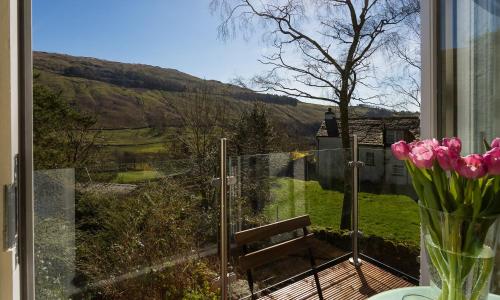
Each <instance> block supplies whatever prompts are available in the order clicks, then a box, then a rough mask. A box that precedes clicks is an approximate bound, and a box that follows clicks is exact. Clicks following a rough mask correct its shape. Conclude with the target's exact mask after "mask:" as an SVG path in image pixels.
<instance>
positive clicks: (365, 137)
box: [316, 117, 420, 146]
mask: <svg viewBox="0 0 500 300" xmlns="http://www.w3.org/2000/svg"><path fill="white" fill-rule="evenodd" d="M337 124H338V128H339V132H340V135H342V129H341V128H340V122H339V120H337ZM384 129H386V130H387V129H393V130H407V131H408V132H409V133H410V134H411V135H412V136H411V139H418V138H419V137H420V120H419V117H388V118H351V119H349V130H350V134H354V133H356V134H357V135H358V140H359V144H363V145H380V146H383V145H384ZM316 137H317V138H321V137H328V132H327V129H326V124H325V121H323V122H322V123H321V126H320V128H319V130H318V132H317V133H316Z"/></svg>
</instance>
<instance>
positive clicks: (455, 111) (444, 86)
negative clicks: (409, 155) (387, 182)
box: [438, 0, 500, 292]
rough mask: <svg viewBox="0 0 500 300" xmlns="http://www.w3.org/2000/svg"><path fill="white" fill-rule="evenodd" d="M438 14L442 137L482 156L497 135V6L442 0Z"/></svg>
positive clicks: (484, 0)
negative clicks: (456, 140)
mask: <svg viewBox="0 0 500 300" xmlns="http://www.w3.org/2000/svg"><path fill="white" fill-rule="evenodd" d="M439 11H440V12H439V20H440V21H439V27H440V28H439V44H440V50H439V53H438V69H439V80H438V85H439V89H438V101H439V103H440V104H439V107H438V108H439V109H440V113H439V115H440V120H442V123H441V124H440V126H439V127H440V128H441V129H442V132H441V133H440V134H441V135H442V136H446V135H447V136H451V135H457V136H459V137H460V138H461V139H462V142H463V152H464V153H473V152H483V151H484V146H483V140H484V139H486V140H487V141H491V139H493V138H494V137H496V136H500V117H499V116H500V56H499V55H498V53H500V2H499V1H496V0H441V1H440V7H439ZM496 265H497V266H500V255H499V256H498V257H497V263H496ZM496 274H497V279H496V280H493V282H494V285H495V284H496V285H497V286H496V287H495V286H494V287H493V289H494V290H496V291H497V292H498V291H500V286H498V285H499V284H500V268H497V271H496Z"/></svg>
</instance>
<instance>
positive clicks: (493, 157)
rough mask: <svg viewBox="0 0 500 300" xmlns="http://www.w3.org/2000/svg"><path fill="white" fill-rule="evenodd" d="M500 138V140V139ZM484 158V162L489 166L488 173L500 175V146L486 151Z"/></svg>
mask: <svg viewBox="0 0 500 300" xmlns="http://www.w3.org/2000/svg"><path fill="white" fill-rule="evenodd" d="M497 139H498V138H497ZM498 140H499V141H500V139H498ZM483 158H484V164H485V165H486V167H487V168H488V174H490V175H500V147H496V148H493V149H491V150H490V151H488V152H486V154H485V155H484V156H483Z"/></svg>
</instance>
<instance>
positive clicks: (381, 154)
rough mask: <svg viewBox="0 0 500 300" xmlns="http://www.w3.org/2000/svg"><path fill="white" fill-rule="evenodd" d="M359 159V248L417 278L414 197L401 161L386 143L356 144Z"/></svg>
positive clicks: (417, 240) (408, 177)
mask: <svg viewBox="0 0 500 300" xmlns="http://www.w3.org/2000/svg"><path fill="white" fill-rule="evenodd" d="M359 160H360V161H362V162H363V163H364V166H362V167H361V168H360V169H359V195H358V201H359V202H358V203H359V217H358V218H359V230H360V231H361V235H360V240H359V245H360V252H361V254H364V255H366V256H368V257H370V258H374V259H376V260H378V261H379V262H382V263H383V264H385V265H388V266H390V267H392V268H394V269H397V270H399V271H402V272H404V273H406V274H409V275H411V276H413V277H415V278H418V277H419V255H420V221H419V213H418V206H417V201H418V199H417V197H416V194H415V193H414V191H413V187H412V183H411V177H410V176H409V174H408V173H407V171H406V167H405V165H404V163H403V162H402V161H399V160H397V159H395V158H394V156H393V155H392V153H391V149H390V148H389V147H373V146H363V145H360V146H359ZM362 259H363V258H362Z"/></svg>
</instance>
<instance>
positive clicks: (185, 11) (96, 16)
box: [33, 0, 397, 104]
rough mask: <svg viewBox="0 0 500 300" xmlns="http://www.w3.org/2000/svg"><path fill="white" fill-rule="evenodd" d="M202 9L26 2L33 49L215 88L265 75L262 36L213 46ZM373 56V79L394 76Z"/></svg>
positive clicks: (119, 2)
mask: <svg viewBox="0 0 500 300" xmlns="http://www.w3.org/2000/svg"><path fill="white" fill-rule="evenodd" d="M209 3H210V0H33V48H34V50H36V51H46V52H56V53H64V54H70V55H75V56H88V57H95V58H100V59H106V60H111V61H119V62H127V63H141V64H148V65H153V66H160V67H164V68H173V69H177V70H179V71H182V72H185V73H188V74H191V75H194V76H197V77H200V78H203V79H213V80H219V81H222V82H233V81H234V80H235V79H236V78H243V79H249V78H251V77H253V76H254V75H258V74H262V73H263V72H264V71H265V70H267V68H266V66H264V65H262V64H260V63H259V62H258V59H259V58H261V56H262V55H263V54H265V53H266V52H265V51H266V49H267V48H266V45H265V43H264V42H263V41H262V32H259V31H258V29H257V31H256V32H255V34H254V35H253V36H251V37H250V38H249V39H247V40H245V39H244V38H243V37H241V36H240V37H236V38H235V39H230V40H228V41H225V42H224V41H222V40H220V39H218V37H217V27H218V25H219V23H220V19H219V18H218V16H217V15H213V14H212V13H211V11H210V8H209ZM311 26H312V25H311ZM292 55H293V54H292ZM378 56H380V55H378ZM378 56H375V57H374V65H375V66H378V67H376V70H377V72H378V73H379V74H385V73H388V71H389V70H391V69H393V68H394V66H391V63H388V62H387V59H386V57H383V56H380V57H378ZM297 59H298V57H297ZM392 64H397V62H396V61H393V62H392ZM291 84H292V86H293V85H294V83H293V82H292V83H291ZM313 90H314V89H313ZM357 90H358V93H359V94H361V95H362V96H371V95H372V94H374V93H379V92H380V91H373V90H369V89H368V88H366V87H363V86H359V87H358V89H357ZM306 91H307V89H306ZM309 92H311V93H314V94H317V92H318V91H309ZM319 92H320V93H323V94H324V93H326V92H329V90H328V91H319ZM301 100H302V101H307V102H313V103H318V104H329V103H325V102H323V101H314V100H307V99H301ZM352 104H357V103H356V102H355V101H353V103H352Z"/></svg>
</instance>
